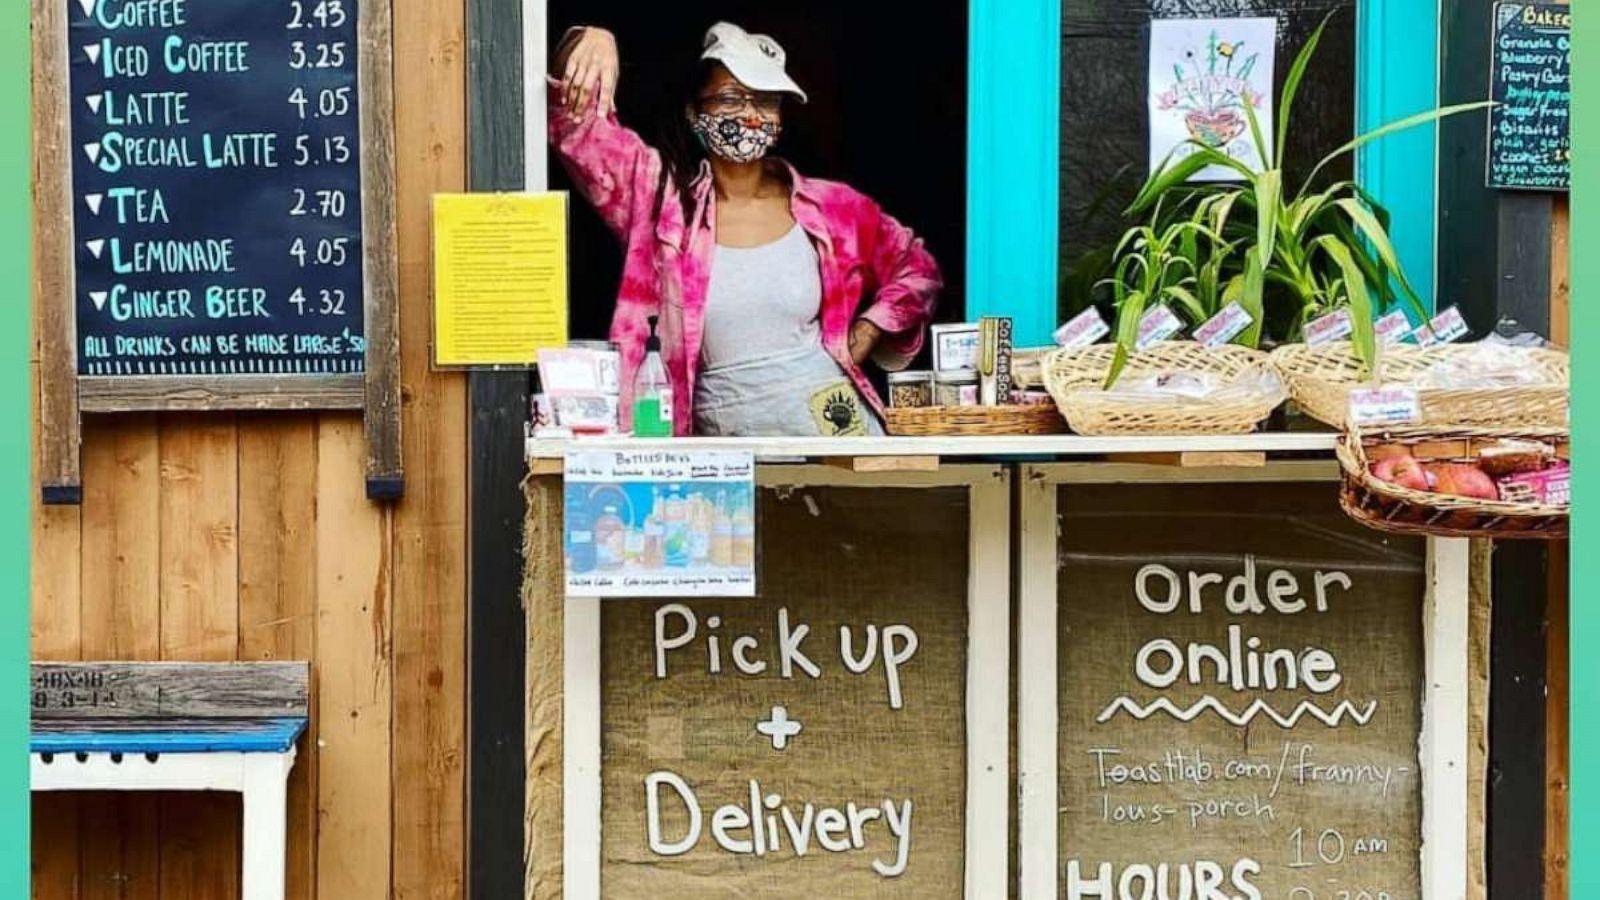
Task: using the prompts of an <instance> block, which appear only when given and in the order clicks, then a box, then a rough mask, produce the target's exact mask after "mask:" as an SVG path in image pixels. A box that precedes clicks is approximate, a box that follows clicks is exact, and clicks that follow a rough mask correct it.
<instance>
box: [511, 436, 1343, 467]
mask: <svg viewBox="0 0 1600 900" xmlns="http://www.w3.org/2000/svg"><path fill="white" fill-rule="evenodd" d="M1337 438H1338V435H1337V434H1335V433H1333V432H1325V431H1310V432H1271V433H1264V434H1240V435H1171V436H1139V435H1125V436H1113V437H1087V436H1084V435H1076V434H1063V435H1033V436H1030V435H1015V436H998V437H986V436H985V437H846V438H817V437H773V438H625V437H613V438H575V439H560V440H540V439H534V438H530V439H529V440H528V441H527V448H526V454H527V458H528V459H530V460H532V459H559V458H561V457H562V456H564V455H565V454H566V453H567V452H568V451H570V450H618V451H625V452H646V451H658V450H677V451H680V452H681V451H684V450H691V449H694V450H748V451H750V452H752V453H754V454H755V457H756V458H757V459H796V458H826V457H861V456H939V457H947V458H949V457H991V456H1052V457H1060V456H1102V455H1115V454H1123V453H1225V452H1251V451H1255V452H1268V453H1274V452H1278V453H1281V452H1291V451H1311V452H1316V451H1322V452H1332V450H1333V446H1334V442H1335V441H1336V440H1337Z"/></svg>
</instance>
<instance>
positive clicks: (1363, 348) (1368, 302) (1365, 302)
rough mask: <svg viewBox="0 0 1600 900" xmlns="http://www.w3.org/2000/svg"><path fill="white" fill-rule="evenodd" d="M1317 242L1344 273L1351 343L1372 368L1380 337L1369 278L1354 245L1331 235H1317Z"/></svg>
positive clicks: (1364, 363) (1367, 367) (1362, 359)
mask: <svg viewBox="0 0 1600 900" xmlns="http://www.w3.org/2000/svg"><path fill="white" fill-rule="evenodd" d="M1316 243H1317V245H1318V246H1319V247H1321V248H1322V249H1323V251H1324V252H1326V253H1327V254H1328V256H1329V257H1331V258H1332V259H1333V261H1334V263H1335V264H1336V265H1338V267H1339V268H1340V269H1341V270H1342V271H1343V272H1344V279H1343V285H1342V286H1343V288H1344V292H1345V296H1346V298H1348V300H1349V303H1350V327H1351V331H1350V345H1351V348H1352V349H1353V350H1355V353H1356V358H1358V359H1360V360H1361V362H1362V364H1363V365H1364V366H1365V367H1366V369H1367V371H1369V372H1370V371H1372V366H1373V364H1374V363H1375V362H1376V361H1377V353H1378V350H1377V345H1378V342H1377V336H1376V335H1375V334H1374V333H1373V330H1372V319H1373V315H1372V297H1371V296H1370V295H1368V294H1367V280H1366V278H1365V277H1364V276H1363V275H1362V274H1361V268H1360V267H1359V266H1357V265H1356V261H1355V258H1354V257H1352V256H1351V255H1350V248H1349V247H1346V246H1345V245H1344V242H1343V241H1341V240H1339V238H1338V237H1336V236H1334V235H1331V234H1328V235H1323V236H1322V237H1319V238H1317V240H1316Z"/></svg>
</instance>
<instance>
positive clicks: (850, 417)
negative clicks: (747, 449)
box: [694, 346, 883, 437]
mask: <svg viewBox="0 0 1600 900" xmlns="http://www.w3.org/2000/svg"><path fill="white" fill-rule="evenodd" d="M694 431H695V434H697V435H701V436H703V437H777V436H800V437H810V436H822V437H851V436H869V435H870V436H880V435H882V434H883V427H882V426H881V425H879V424H878V419H877V416H876V415H874V414H873V412H872V409H871V407H869V406H868V405H867V404H866V402H865V401H863V400H862V399H861V395H860V393H859V392H858V391H857V390H856V386H855V384H854V383H852V382H851V381H850V379H849V377H848V376H846V375H845V373H844V372H843V371H842V370H841V369H840V368H839V364H838V363H837V362H834V360H833V357H831V356H829V355H828V353H827V351H825V350H823V349H822V347H821V346H814V347H799V348H796V349H794V350H786V351H783V352H781V353H774V354H770V355H767V356H762V357H758V358H756V359H749V360H744V361H741V362H737V363H732V364H729V365H726V366H721V367H718V368H713V369H707V370H705V371H703V372H701V373H700V376H699V378H698V379H697V382H696V384H695V390H694Z"/></svg>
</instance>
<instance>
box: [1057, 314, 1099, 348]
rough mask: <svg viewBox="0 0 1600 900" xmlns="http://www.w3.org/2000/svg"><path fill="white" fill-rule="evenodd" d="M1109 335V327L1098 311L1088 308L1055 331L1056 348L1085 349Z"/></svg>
mask: <svg viewBox="0 0 1600 900" xmlns="http://www.w3.org/2000/svg"><path fill="white" fill-rule="evenodd" d="M1110 333H1111V326H1110V325H1107V324H1106V320H1105V319H1104V318H1103V317H1102V316H1101V315H1100V310H1098V309H1095V308H1094V307H1092V306H1091V307H1089V308H1088V309H1086V310H1084V311H1083V312H1081V313H1078V314H1077V315H1075V316H1073V317H1072V318H1071V319H1069V320H1067V324H1065V325H1062V326H1061V327H1060V328H1057V329H1056V333H1055V339H1056V346H1057V347H1061V348H1063V349H1066V350H1077V349H1078V348H1080V347H1087V346H1089V345H1090V344H1092V343H1094V342H1095V341H1098V340H1100V339H1101V338H1103V337H1105V336H1106V335H1108V334H1110Z"/></svg>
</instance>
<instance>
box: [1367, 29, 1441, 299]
mask: <svg viewBox="0 0 1600 900" xmlns="http://www.w3.org/2000/svg"><path fill="white" fill-rule="evenodd" d="M1356 72H1357V75H1356V130H1357V132H1358V133H1366V132H1367V131H1370V130H1372V129H1374V128H1377V127H1379V126H1381V125H1383V124H1385V123H1387V122H1392V121H1394V120H1396V119H1402V118H1405V117H1406V116H1409V115H1412V114H1415V113H1419V112H1422V111H1424V110H1428V109H1433V108H1434V107H1436V106H1438V105H1439V0H1360V4H1359V7H1358V9H1357V12H1356ZM1438 131H1439V129H1438V126H1437V125H1433V124H1429V125H1422V126H1418V127H1416V128H1411V129H1408V130H1406V131H1402V132H1399V133H1397V134H1393V135H1390V136H1389V137H1386V138H1383V139H1381V140H1378V141H1374V142H1373V143H1371V144H1368V145H1367V146H1365V147H1363V148H1361V149H1360V150H1358V151H1357V152H1356V178H1357V179H1358V180H1359V181H1360V182H1361V184H1362V186H1363V187H1365V188H1366V189H1367V190H1368V191H1370V192H1371V193H1372V194H1373V195H1374V196H1375V197H1377V199H1378V202H1380V203H1382V204H1383V205H1384V206H1385V207H1386V208H1387V209H1388V210H1389V213H1390V215H1391V216H1393V220H1392V222H1391V223H1390V226H1389V231H1390V238H1391V240H1392V241H1393V243H1394V248H1395V252H1396V253H1397V254H1399V256H1400V265H1401V266H1403V267H1404V268H1405V271H1406V276H1407V277H1408V278H1410V279H1411V284H1412V285H1413V286H1414V287H1415V288H1416V290H1417V294H1418V295H1420V296H1421V297H1422V301H1423V303H1425V304H1427V305H1428V306H1429V308H1433V307H1434V305H1435V298H1434V281H1435V278H1434V276H1435V265H1436V259H1437V253H1438V240H1437V228H1438V218H1437V215H1436V213H1437V207H1438V193H1439V173H1438V152H1437V151H1438Z"/></svg>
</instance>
